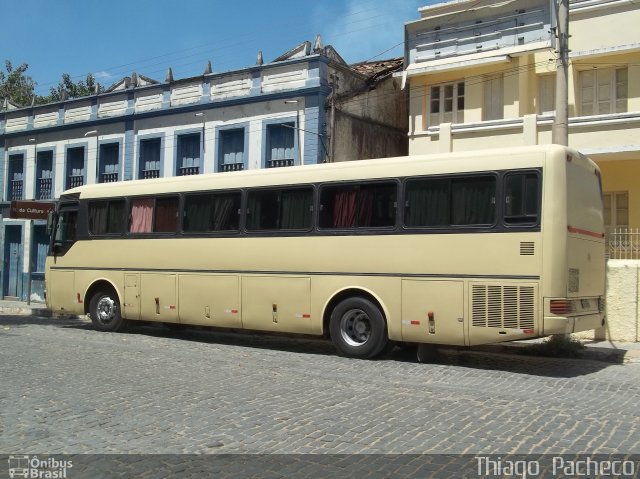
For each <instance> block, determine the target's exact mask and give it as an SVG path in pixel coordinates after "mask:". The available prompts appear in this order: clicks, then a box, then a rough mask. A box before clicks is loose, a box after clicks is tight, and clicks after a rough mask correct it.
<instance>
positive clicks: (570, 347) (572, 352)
mask: <svg viewBox="0 0 640 479" xmlns="http://www.w3.org/2000/svg"><path fill="white" fill-rule="evenodd" d="M585 349H586V348H585V345H584V344H582V343H581V342H580V340H578V339H574V338H572V337H570V336H563V335H561V334H560V335H554V336H550V337H548V338H547V339H545V340H544V341H543V342H541V343H536V344H532V345H530V346H528V347H526V348H525V349H524V350H523V354H526V355H529V356H548V357H553V358H579V357H580V356H582V352H583V351H584V350H585Z"/></svg>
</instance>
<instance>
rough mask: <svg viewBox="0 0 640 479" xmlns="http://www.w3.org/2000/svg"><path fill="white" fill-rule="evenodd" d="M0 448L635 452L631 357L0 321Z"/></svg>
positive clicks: (638, 438)
mask: <svg viewBox="0 0 640 479" xmlns="http://www.w3.org/2000/svg"><path fill="white" fill-rule="evenodd" d="M0 359H1V361H0V377H1V378H2V387H1V388H0V453H3V454H14V453H15V454H34V453H49V454H64V453H389V454H396V453H413V454H422V453H447V454H458V453H470V454H489V453H499V454H507V453H534V454H542V453H553V454H559V453H605V454H611V453H635V454H637V453H640V420H639V419H640V417H639V416H640V409H639V408H638V404H640V364H638V363H627V364H610V363H605V362H598V361H589V360H562V359H548V358H547V359H545V358H537V357H533V358H532V357H525V356H515V355H498V354H485V353H475V352H445V353H444V354H442V355H441V357H440V358H439V359H438V361H437V362H436V363H434V364H419V363H417V362H415V360H414V359H413V355H411V354H410V353H408V352H403V351H400V350H396V351H394V352H392V353H391V354H389V355H387V356H386V357H384V358H382V359H380V360H377V361H360V360H351V359H346V358H342V357H339V356H338V355H336V353H335V351H334V349H333V347H332V345H331V344H330V343H329V342H325V341H317V340H306V339H304V340H301V339H289V338H279V337H270V336H258V335H246V334H232V333H219V332H211V331H199V330H183V331H169V330H167V329H164V328H161V327H156V328H151V327H140V328H138V329H135V330H134V331H133V332H132V333H129V334H108V333H99V332H95V331H93V330H92V329H91V327H90V325H89V323H87V322H85V321H81V320H59V319H46V318H38V317H33V316H22V317H20V316H8V315H5V316H0Z"/></svg>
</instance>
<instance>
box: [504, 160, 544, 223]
mask: <svg viewBox="0 0 640 479" xmlns="http://www.w3.org/2000/svg"><path fill="white" fill-rule="evenodd" d="M539 183H540V180H539V177H538V174H537V173H536V172H527V173H509V174H507V175H506V176H505V197H504V211H505V214H504V221H505V223H506V224H512V225H522V224H536V223H537V222H538V216H539V211H538V210H539V205H540V201H539V191H540V189H539V186H540V185H539Z"/></svg>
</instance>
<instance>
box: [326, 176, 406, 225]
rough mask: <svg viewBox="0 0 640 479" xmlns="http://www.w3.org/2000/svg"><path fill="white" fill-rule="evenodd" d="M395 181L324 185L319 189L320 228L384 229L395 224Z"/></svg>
mask: <svg viewBox="0 0 640 479" xmlns="http://www.w3.org/2000/svg"><path fill="white" fill-rule="evenodd" d="M397 195H398V192H397V185H396V183H395V182H384V183H382V182H381V183H365V184H358V183H356V184H353V183H352V184H341V185H327V186H324V187H322V189H321V190H320V225H319V226H320V228H336V229H338V228H340V229H342V228H385V227H387V228H388V227H392V226H395V224H396V208H397V202H398V199H397V198H398V197H397Z"/></svg>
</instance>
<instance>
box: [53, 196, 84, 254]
mask: <svg viewBox="0 0 640 479" xmlns="http://www.w3.org/2000/svg"><path fill="white" fill-rule="evenodd" d="M77 219H78V207H77V205H65V206H62V207H61V208H60V212H59V214H58V215H57V216H56V217H55V218H54V222H53V235H52V236H51V238H52V239H51V248H50V251H49V254H50V255H54V256H62V255H64V254H65V253H66V252H67V251H68V250H69V248H71V246H72V245H73V243H75V241H76V224H77Z"/></svg>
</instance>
